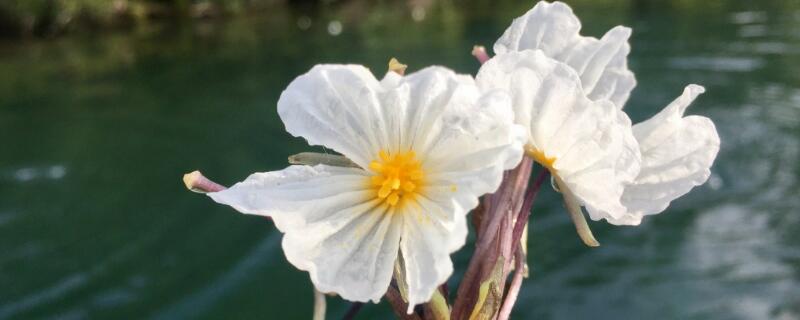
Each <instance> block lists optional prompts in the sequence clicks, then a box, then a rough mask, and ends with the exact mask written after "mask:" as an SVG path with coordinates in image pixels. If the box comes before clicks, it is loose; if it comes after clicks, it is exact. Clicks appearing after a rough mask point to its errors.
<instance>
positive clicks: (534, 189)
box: [513, 169, 550, 251]
mask: <svg viewBox="0 0 800 320" xmlns="http://www.w3.org/2000/svg"><path fill="white" fill-rule="evenodd" d="M548 176H550V171H548V170H547V169H542V172H540V173H539V176H537V177H536V180H535V181H533V185H531V186H530V187H528V190H526V192H525V200H524V202H523V204H522V208H521V209H520V212H519V215H518V216H517V223H516V224H515V225H514V235H513V239H514V250H515V251H516V248H517V247H519V245H520V244H521V243H522V240H521V239H520V238H522V232H523V231H524V230H525V223H527V222H528V218H529V217H530V216H531V208H532V207H533V200H535V199H536V194H538V193H539V189H541V188H542V183H544V181H545V180H546V179H547V177H548Z"/></svg>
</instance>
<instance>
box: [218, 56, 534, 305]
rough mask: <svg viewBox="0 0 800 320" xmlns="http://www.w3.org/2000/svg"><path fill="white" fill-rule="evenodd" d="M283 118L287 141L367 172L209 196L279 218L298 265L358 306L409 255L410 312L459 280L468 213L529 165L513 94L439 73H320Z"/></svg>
mask: <svg viewBox="0 0 800 320" xmlns="http://www.w3.org/2000/svg"><path fill="white" fill-rule="evenodd" d="M278 113H279V115H280V117H281V119H282V120H283V122H284V124H285V125H286V130H287V131H288V132H289V133H291V134H292V135H294V136H299V137H303V138H305V139H306V140H307V141H308V142H309V144H311V145H322V146H326V147H328V148H331V149H333V150H335V151H338V152H339V153H341V154H342V155H344V156H346V157H347V158H349V159H351V160H352V161H353V162H354V163H355V164H357V166H358V167H355V168H353V167H347V168H345V167H332V166H327V165H317V166H313V167H312V166H290V167H288V168H286V169H284V170H280V171H273V172H266V173H255V174H253V175H251V176H250V177H248V178H247V179H246V180H245V181H243V182H240V183H237V184H236V185H234V186H233V187H231V188H230V189H227V190H225V191H221V192H216V193H210V194H209V196H211V198H213V199H214V200H215V201H217V202H219V203H222V204H227V205H230V206H232V207H234V208H235V209H237V210H239V211H240V212H242V213H248V214H257V215H263V216H269V217H272V219H273V221H274V222H275V225H276V227H277V228H278V229H279V230H280V231H281V232H283V233H284V234H285V235H284V238H283V251H284V253H285V254H286V258H287V259H288V260H289V262H291V263H292V264H293V265H294V266H296V267H297V268H299V269H301V270H306V271H308V272H309V274H310V276H311V280H312V282H313V283H314V285H315V286H316V287H317V289H318V290H319V291H322V292H335V293H337V294H339V295H341V296H342V297H343V298H345V299H348V300H352V301H367V300H373V301H375V302H377V301H378V300H379V299H380V298H381V297H382V296H383V295H384V293H385V292H386V290H387V288H388V286H389V283H390V280H391V278H392V272H393V267H394V264H395V261H396V260H397V257H398V253H401V254H402V258H403V259H402V261H403V263H404V266H403V267H404V269H405V275H406V279H400V280H401V281H405V282H406V285H407V288H408V303H409V312H410V311H411V310H412V308H413V307H414V305H416V304H420V303H423V302H426V301H428V300H429V299H430V297H431V295H432V294H433V292H434V290H436V287H437V286H439V285H440V284H442V283H444V282H445V281H446V280H447V278H448V277H449V276H450V274H451V273H452V271H453V265H452V262H451V260H450V254H451V253H452V252H454V251H456V250H458V249H459V248H461V246H463V244H464V241H465V239H466V235H467V223H466V214H467V212H468V211H469V210H471V209H472V208H474V207H475V206H477V204H478V197H479V196H481V195H483V194H485V193H489V192H493V191H495V190H496V189H497V187H498V186H499V184H500V181H501V179H502V173H503V171H504V170H506V169H510V168H512V167H514V166H515V165H516V164H517V163H518V162H519V161H520V159H521V156H522V143H523V141H524V136H523V134H522V128H521V127H519V126H516V125H514V124H513V113H512V111H511V107H510V101H509V97H508V95H506V94H504V93H502V92H489V93H487V94H485V95H482V94H481V91H480V90H479V89H478V88H477V86H476V85H475V83H474V80H473V79H472V78H471V77H469V76H462V75H457V74H455V73H453V72H452V71H450V70H448V69H445V68H441V67H431V68H426V69H424V70H421V71H419V72H416V73H413V74H410V75H408V76H405V77H403V76H400V75H397V74H395V73H393V72H390V73H388V74H387V75H386V77H385V78H384V79H383V80H382V81H378V80H377V79H375V77H374V76H373V75H372V73H370V72H369V70H367V69H366V68H364V67H361V66H354V65H322V66H316V67H314V68H313V69H312V70H311V71H309V72H308V73H306V74H304V75H302V76H300V77H298V78H297V79H295V80H294V81H293V82H292V83H291V84H290V85H289V87H288V88H287V89H286V90H285V91H284V92H283V94H282V95H281V97H280V100H279V101H278Z"/></svg>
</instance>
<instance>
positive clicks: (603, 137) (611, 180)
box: [477, 50, 641, 220]
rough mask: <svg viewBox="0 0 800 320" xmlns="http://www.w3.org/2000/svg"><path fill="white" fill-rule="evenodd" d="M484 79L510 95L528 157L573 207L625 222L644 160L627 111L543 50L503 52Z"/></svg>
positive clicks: (485, 67) (481, 76) (480, 81)
mask: <svg viewBox="0 0 800 320" xmlns="http://www.w3.org/2000/svg"><path fill="white" fill-rule="evenodd" d="M477 81H478V84H479V86H480V87H481V88H482V89H484V90H493V89H498V88H499V89H505V90H507V91H508V92H509V93H510V94H511V96H512V99H513V103H512V105H513V107H514V113H515V117H516V122H517V123H519V124H521V125H523V126H524V127H526V128H527V133H528V134H527V137H528V141H527V144H526V150H525V151H526V153H527V154H528V156H530V157H532V158H534V159H535V160H536V161H537V162H538V163H540V164H542V165H543V166H545V167H547V168H548V169H549V170H550V172H551V174H552V175H553V177H554V178H555V180H556V182H557V183H558V185H559V187H560V188H561V191H562V192H563V193H564V196H565V200H566V201H567V204H568V205H569V206H573V205H576V202H577V205H583V206H585V207H586V209H587V211H588V212H589V216H590V217H591V218H593V219H595V220H599V219H602V218H606V219H622V218H624V217H625V214H626V213H627V210H626V208H625V207H624V206H623V205H622V203H621V200H620V199H621V197H622V193H623V191H624V188H625V186H626V185H627V184H629V183H631V182H632V181H633V179H634V178H635V177H636V175H637V174H638V173H639V165H640V161H641V159H640V157H641V156H640V154H639V149H638V145H637V143H636V140H635V139H634V137H633V132H632V130H631V122H630V120H629V119H628V117H627V116H626V115H625V114H624V113H623V112H621V111H619V110H618V109H617V108H616V107H615V106H614V104H613V103H612V102H610V101H608V100H599V101H593V100H591V99H589V98H588V97H587V95H586V93H585V91H584V90H583V88H582V87H581V81H580V78H579V77H578V74H577V73H576V72H575V71H574V70H573V69H572V68H570V67H569V66H567V65H566V64H564V63H561V62H558V61H556V60H553V59H551V58H549V57H547V56H546V55H545V54H544V53H543V52H542V51H540V50H535V51H534V50H524V51H519V52H516V51H515V52H509V53H505V54H499V55H497V56H495V57H494V58H492V59H490V60H489V61H487V62H486V63H485V64H484V65H483V66H482V67H481V69H480V71H479V72H478V76H477ZM570 209H571V211H572V213H573V214H574V213H575V212H574V210H575V207H571V208H570ZM577 210H578V212H579V211H580V209H579V208H578V209H577Z"/></svg>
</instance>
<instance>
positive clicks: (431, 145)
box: [209, 2, 719, 312]
mask: <svg viewBox="0 0 800 320" xmlns="http://www.w3.org/2000/svg"><path fill="white" fill-rule="evenodd" d="M579 30H580V22H579V21H578V19H577V18H576V17H575V16H574V14H573V13H572V10H571V9H570V8H569V7H568V6H567V5H565V4H563V3H558V2H556V3H552V4H550V3H546V2H540V3H539V4H537V5H536V6H535V7H534V8H533V9H532V10H531V11H529V12H528V13H526V14H525V15H524V16H522V17H520V18H518V19H516V20H514V22H513V24H512V25H511V27H510V28H509V29H508V30H506V32H505V33H504V34H503V36H502V37H501V38H500V39H499V40H498V41H497V43H496V44H495V46H494V51H495V52H496V54H497V55H496V56H495V57H494V58H492V59H491V60H489V61H488V62H486V63H485V64H484V65H483V67H482V68H481V69H480V71H479V73H478V75H477V77H476V78H473V77H471V76H468V75H459V74H456V73H454V72H453V71H451V70H449V69H446V68H443V67H429V68H425V69H422V70H420V71H417V72H415V73H412V74H409V75H405V76H401V75H399V74H397V73H395V72H388V73H387V74H386V75H385V77H384V78H383V79H381V80H378V79H376V78H375V77H374V76H373V74H372V73H371V72H370V71H369V70H367V69H366V68H364V67H362V66H357V65H318V66H315V67H314V68H313V69H311V71H309V72H308V73H306V74H304V75H302V76H300V77H298V78H297V79H295V80H294V81H293V82H292V83H291V84H289V86H288V88H286V90H285V91H284V92H283V94H282V95H281V97H280V100H279V101H278V113H279V115H280V117H281V120H282V121H283V122H284V124H285V126H286V130H287V131H288V132H289V133H291V134H292V135H294V136H297V137H303V138H305V139H306V140H307V141H308V143H309V144H310V145H320V146H325V147H327V148H330V149H332V150H335V151H336V152H338V153H340V154H342V155H343V156H345V157H347V158H348V159H350V160H351V161H352V162H353V163H354V164H355V165H354V166H348V167H340V166H331V165H325V164H320V165H315V166H306V165H293V166H290V167H288V168H286V169H283V170H279V171H272V172H265V173H255V174H253V175H251V176H249V177H248V178H247V179H245V180H244V181H242V182H240V183H237V184H236V185H234V186H232V187H231V188H230V189H227V190H223V191H219V192H213V193H209V196H210V197H211V198H212V199H214V200H215V201H217V202H219V203H222V204H227V205H230V206H232V207H233V208H235V209H236V210H238V211H240V212H243V213H248V214H256V215H262V216H268V217H271V218H272V219H273V221H274V222H275V225H276V226H277V228H278V229H279V230H280V231H281V232H283V233H284V234H285V235H284V238H283V250H284V253H285V254H286V257H287V259H288V260H289V262H291V263H292V264H293V265H294V266H296V267H297V268H299V269H301V270H305V271H308V272H309V274H310V276H311V280H312V281H313V283H314V285H315V286H316V288H317V289H318V290H320V291H322V292H334V293H337V294H339V295H341V296H342V297H343V298H345V299H348V300H353V301H368V300H372V301H376V302H377V301H378V300H379V299H380V298H381V297H382V296H383V295H384V293H385V292H386V290H387V287H388V286H389V285H390V282H391V279H392V274H393V270H394V268H395V263H396V262H397V261H402V264H403V265H402V266H401V267H402V268H404V270H405V272H404V274H405V276H406V278H405V279H400V280H398V281H403V282H404V283H405V285H406V287H407V288H408V292H407V296H408V297H407V299H408V304H409V312H411V310H412V308H413V307H414V305H416V304H420V303H424V302H426V301H428V300H429V299H430V297H431V295H432V294H433V292H434V290H436V288H437V287H438V286H439V285H440V284H442V283H444V282H445V281H446V280H447V278H448V277H449V276H450V274H451V273H452V271H453V265H452V262H451V260H450V254H451V253H453V252H455V251H456V250H458V249H459V248H461V247H462V246H463V245H464V242H465V239H466V236H467V222H466V215H467V214H468V213H469V212H470V210H472V209H473V208H475V207H476V206H477V205H478V199H479V197H481V196H482V195H484V194H487V193H491V192H494V191H495V190H496V189H497V188H498V186H499V185H500V183H501V181H502V179H503V172H504V171H505V170H508V169H511V168H514V167H515V166H517V165H518V164H519V163H520V160H521V159H522V156H523V155H527V156H530V157H531V158H533V159H534V160H535V161H537V162H538V163H540V164H541V165H543V166H544V167H546V168H547V169H548V170H550V172H551V173H552V174H553V177H554V179H555V181H556V182H557V183H558V185H559V188H560V190H561V192H563V193H564V195H565V198H567V199H572V200H571V201H573V202H577V203H574V205H576V206H578V208H579V206H584V207H585V208H586V209H587V211H588V213H589V215H590V217H591V218H593V219H595V220H599V219H606V220H607V221H609V222H611V223H614V224H639V223H640V221H641V219H642V217H643V216H644V215H648V214H656V213H659V212H661V211H663V210H664V209H665V208H666V207H667V205H668V204H669V202H670V201H672V200H674V199H675V198H677V197H679V196H681V195H683V194H685V193H686V192H688V191H689V190H690V189H691V188H692V187H693V186H696V185H699V184H702V183H704V182H705V181H706V179H707V178H708V176H709V167H710V166H711V164H712V162H713V160H714V157H715V156H716V154H717V151H718V149H719V137H718V136H717V133H716V130H715V128H714V125H713V124H712V123H711V121H710V120H709V119H707V118H704V117H698V116H688V117H684V116H683V113H684V111H685V110H686V107H687V106H688V105H689V104H690V103H691V102H692V100H694V98H695V97H696V96H697V95H699V94H700V93H702V92H703V88H702V87H700V86H697V85H690V86H688V87H687V88H686V90H685V92H684V94H683V95H682V96H681V97H679V98H678V99H677V100H675V101H674V102H673V103H672V104H670V105H669V106H667V107H666V108H665V109H664V110H663V111H662V112H660V113H659V114H657V115H656V116H654V117H653V118H651V119H649V120H647V121H644V122H642V123H639V124H636V125H632V124H631V121H630V120H629V118H628V116H627V115H626V114H625V113H624V112H623V111H622V108H623V105H624V104H625V102H626V100H627V98H628V96H629V95H630V92H631V90H632V89H633V87H634V86H635V84H636V81H635V80H634V76H633V73H631V71H630V70H628V68H627V62H626V59H627V54H628V52H629V51H630V47H629V45H628V43H627V39H628V37H629V36H630V34H631V31H630V29H628V28H625V27H616V28H614V29H612V30H611V31H609V32H608V33H607V34H606V35H605V36H604V37H603V38H602V39H599V40H598V39H595V38H589V37H582V36H580V35H579ZM568 204H569V203H568ZM578 210H580V209H578ZM398 257H401V258H402V259H398Z"/></svg>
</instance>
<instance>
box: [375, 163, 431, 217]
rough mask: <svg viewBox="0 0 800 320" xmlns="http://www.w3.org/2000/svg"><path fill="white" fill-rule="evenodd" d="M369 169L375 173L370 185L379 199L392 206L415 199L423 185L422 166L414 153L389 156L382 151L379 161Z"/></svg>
mask: <svg viewBox="0 0 800 320" xmlns="http://www.w3.org/2000/svg"><path fill="white" fill-rule="evenodd" d="M369 169H370V170H372V172H374V173H375V175H374V176H372V177H370V185H371V186H372V187H374V188H375V189H376V190H377V195H378V198H380V199H383V200H384V201H386V203H388V204H389V205H390V206H395V205H397V204H398V203H399V202H400V201H401V200H407V199H413V197H414V195H416V194H417V193H418V192H419V191H420V187H421V186H422V183H423V178H424V173H423V172H422V164H421V163H420V162H419V161H417V159H416V154H414V151H407V152H399V153H397V154H389V153H388V152H386V151H384V150H381V151H380V152H379V153H378V159H377V160H374V161H372V162H370V163H369Z"/></svg>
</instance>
